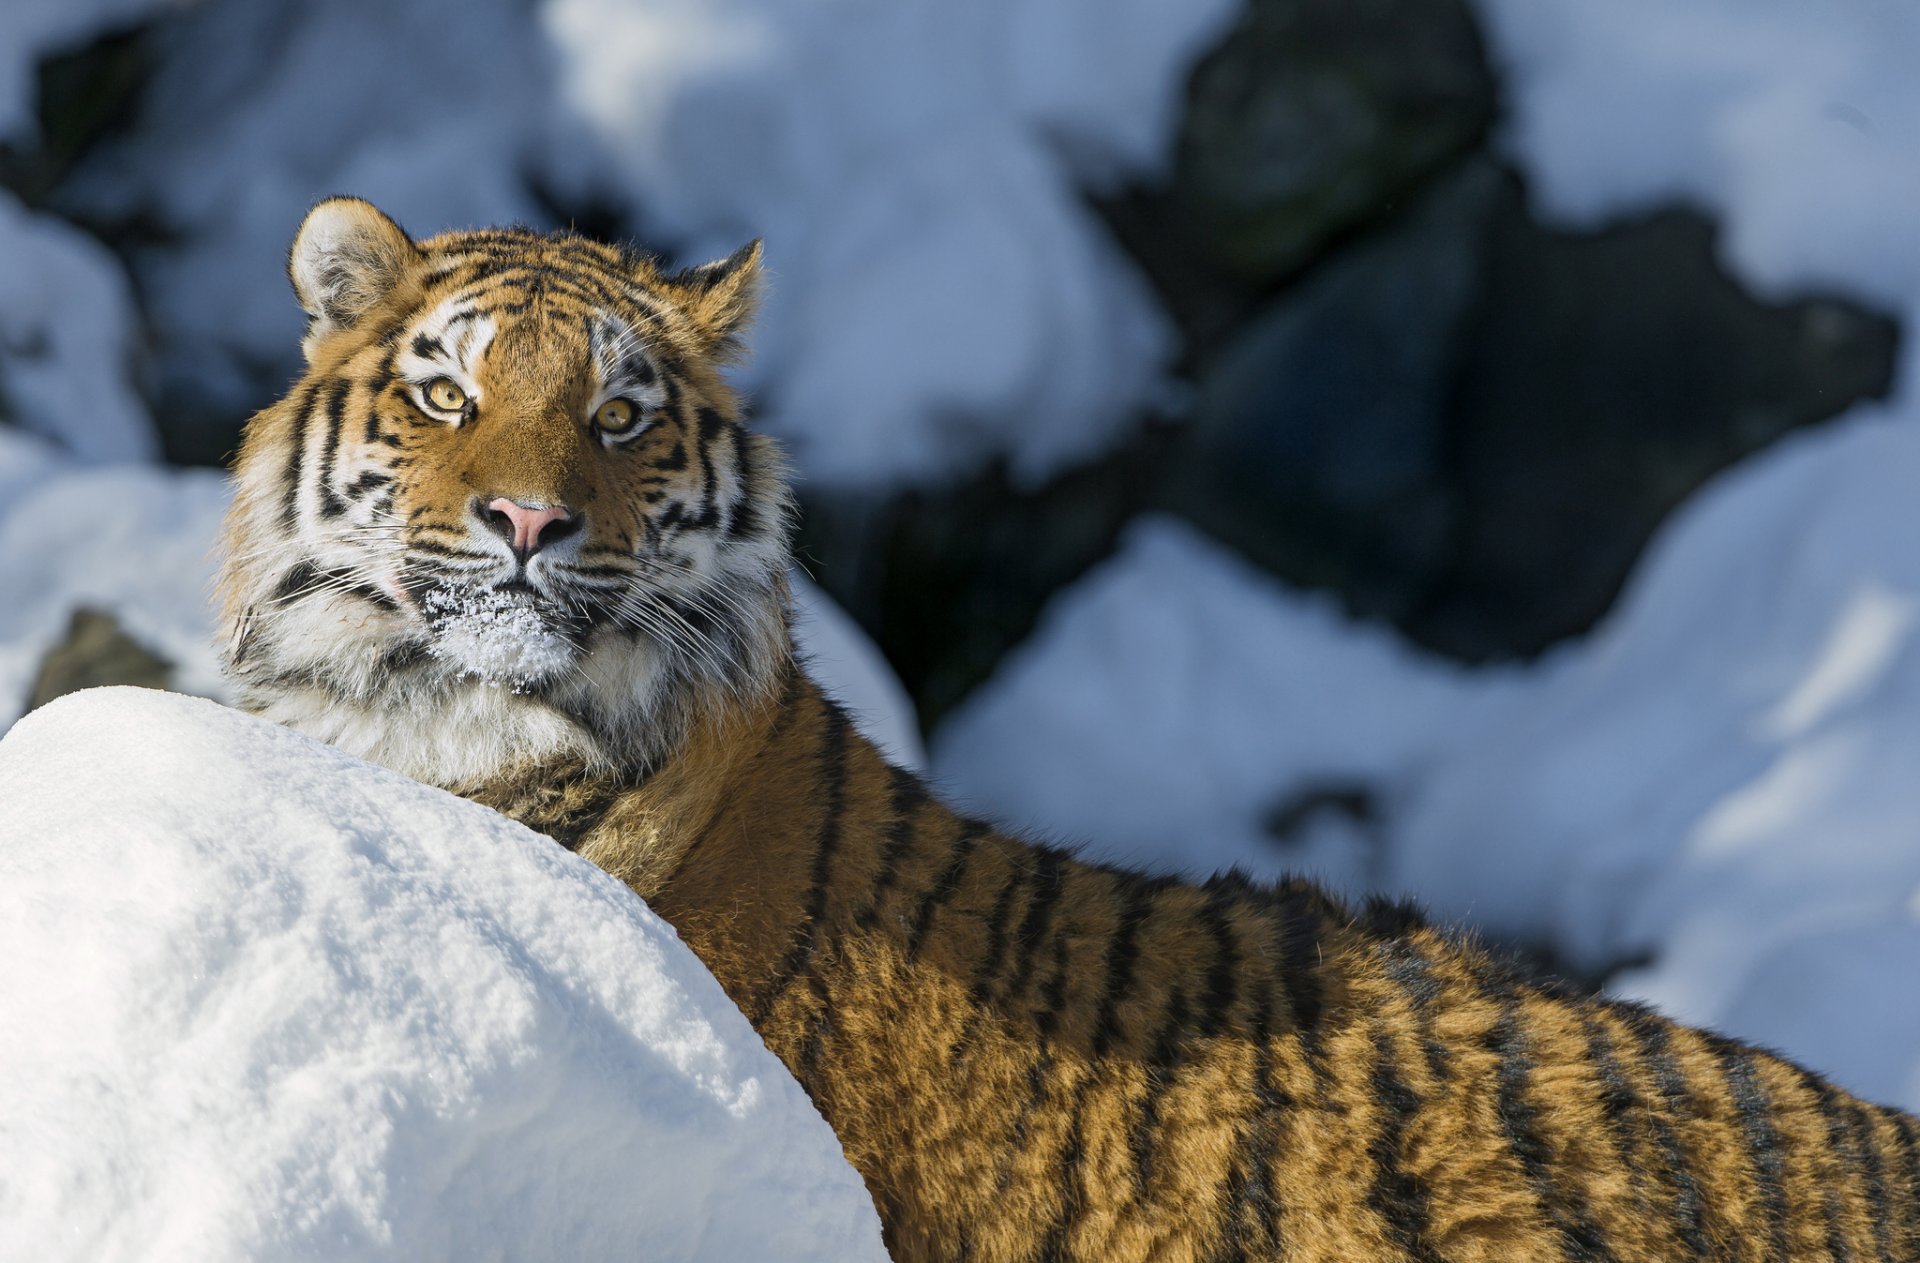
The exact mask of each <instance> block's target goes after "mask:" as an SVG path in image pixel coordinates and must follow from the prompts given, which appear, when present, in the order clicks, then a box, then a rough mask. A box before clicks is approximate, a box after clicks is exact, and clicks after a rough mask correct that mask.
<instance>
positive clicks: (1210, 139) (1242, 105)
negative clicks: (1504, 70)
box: [1109, 0, 1496, 342]
mask: <svg viewBox="0 0 1920 1263" xmlns="http://www.w3.org/2000/svg"><path fill="white" fill-rule="evenodd" d="M1495 103H1496V93H1495V85H1494V80H1493V76H1492V73H1491V71H1490V70H1489V69H1488V66H1487V62H1486V57H1485V54H1484V51H1483V49H1482V47H1481V43H1480V39H1479V34H1478V31H1477V28H1476V27H1475V25H1474V23H1473V20H1472V17H1471V16H1470V15H1469V13H1468V12H1467V10H1466V7H1465V5H1464V4H1463V3H1462V2H1461V0H1252V3H1250V4H1249V5H1248V7H1247V9H1246V12H1245V13H1244V15H1243V16H1242V18H1241V20H1240V22H1239V23H1238V24H1237V25H1236V26H1235V27H1234V29H1233V30H1232V31H1231V32H1230V33H1229V34H1228V35H1227V37H1226V38H1225V39H1224V40H1223V41H1222V43H1221V44H1220V45H1219V46H1218V47H1217V48H1215V49H1214V51H1213V52H1211V53H1210V54H1208V55H1207V57H1206V58H1205V59H1203V60H1202V61H1201V62H1200V63H1199V65H1198V66H1197V67H1196V68H1195V71H1194V74H1193V78H1192V80H1191V83H1190V86H1189V92H1188V102H1187V110H1186V114H1185V116H1184V119H1183V124H1182V127H1181V132H1180V137H1179V142H1178V147H1177V151H1176V157H1175V161H1174V166H1173V172H1172V174H1171V176H1170V178H1169V180H1168V182H1167V184H1166V185H1165V187H1163V188H1159V189H1154V190H1145V191H1141V192H1139V193H1137V194H1135V195H1134V196H1132V197H1129V198H1122V199H1118V200H1116V201H1115V202H1114V203H1112V204H1110V206H1109V213H1110V215H1111V217H1112V218H1113V220H1114V222H1115V225H1116V228H1117V229H1118V231H1119V232H1120V235H1121V236H1122V238H1123V239H1124V240H1125V241H1126V243H1127V245H1128V246H1129V248H1130V249H1131V250H1132V251H1133V253H1134V254H1135V255H1136V256H1137V257H1139V258H1140V260H1141V262H1142V264H1143V265H1144V266H1145V267H1146V269H1147V270H1148V272H1149V273H1150V274H1152V275H1154V277H1155V279H1156V281H1157V283H1158V284H1159V286H1160V288H1161V289H1162V291H1163V292H1164V293H1165V294H1166V295H1167V297H1168V301H1169V305H1170V306H1171V307H1172V309H1173V311H1174V314H1175V316H1176V318H1177V319H1179V320H1180V321H1181V323H1182V324H1183V325H1185V326H1186V327H1187V328H1188V329H1189V330H1190V331H1193V332H1196V333H1197V334H1198V335H1199V340H1200V341H1201V342H1207V341H1210V340H1211V336H1212V335H1213V334H1214V333H1215V332H1217V331H1218V330H1219V329H1220V328H1221V327H1222V326H1224V325H1226V324H1231V323H1232V322H1233V320H1234V319H1235V318H1236V316H1237V315H1238V314H1239V313H1238V310H1237V309H1238V306H1239V304H1240V303H1243V302H1245V301H1248V300H1250V299H1251V298H1253V297H1257V296H1258V295H1259V294H1261V293H1264V292H1267V291H1269V290H1270V289H1271V288H1272V287H1273V286H1274V285H1275V284H1277V283H1279V282H1281V281H1284V280H1286V279H1287V278H1289V277H1291V276H1293V275H1294V274H1296V273H1298V272H1299V271H1300V270H1301V269H1303V268H1305V267H1307V266H1308V265H1309V264H1311V263H1312V262H1313V261H1314V260H1315V259H1317V258H1318V257H1320V256H1321V255H1322V254H1323V253H1324V252H1325V251H1326V250H1327V248H1328V247H1329V245H1330V244H1331V243H1334V242H1336V241H1338V240H1339V239H1340V238H1342V237H1344V236H1346V235H1348V234H1350V233H1352V232H1354V231H1356V230H1358V229H1360V228H1362V227H1364V226H1365V225H1367V224H1370V223H1372V222H1374V221H1376V220H1378V219H1380V218H1381V217H1382V216H1383V215H1387V214H1391V213H1392V212H1393V209H1394V208H1395V207H1396V206H1397V205H1398V204H1400V203H1401V202H1403V201H1404V199H1405V198H1406V196H1407V195H1408V194H1409V193H1411V192H1412V191H1413V190H1416V189H1418V188H1419V187H1420V186H1421V185H1422V184H1424V183H1425V182H1426V181H1427V180H1428V179H1430V178H1431V177H1432V176H1433V175H1434V174H1435V173H1436V172H1438V171H1441V170H1444V169H1446V168H1447V167H1449V166H1451V165H1453V164H1454V163H1455V162H1456V161H1457V160H1458V159H1459V158H1460V156H1461V155H1463V154H1464V153H1466V152H1468V151H1469V150H1471V149H1472V148H1474V147H1475V146H1476V145H1478V144H1479V143H1480V141H1481V140H1482V139H1483V138H1484V136H1485V135H1486V133H1487V130H1488V128H1489V127H1490V126H1491V124H1492V121H1493V118H1494V113H1495Z"/></svg>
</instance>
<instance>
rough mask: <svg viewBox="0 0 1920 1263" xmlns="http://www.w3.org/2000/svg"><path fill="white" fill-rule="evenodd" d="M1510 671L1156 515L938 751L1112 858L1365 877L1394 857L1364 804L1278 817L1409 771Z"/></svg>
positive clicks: (959, 778) (992, 789)
mask: <svg viewBox="0 0 1920 1263" xmlns="http://www.w3.org/2000/svg"><path fill="white" fill-rule="evenodd" d="M1496 679H1497V677H1492V676H1480V677H1470V676H1469V675H1468V674H1467V673H1466V672H1462V671H1459V670H1457V669H1455V668H1452V667H1450V666H1448V665H1446V664H1444V663H1441V662H1439V661H1437V660H1434V659H1431V658H1428V657H1426V656H1425V655H1422V654H1419V653H1417V652H1415V651H1413V650H1410V649H1408V648H1407V647H1406V646H1405V645H1404V644H1402V643H1401V642H1399V641H1398V640H1397V639H1396V638H1394V637H1393V636H1392V635H1391V634H1390V633H1387V632H1385V631H1382V630H1379V629H1375V628H1370V627H1364V626H1361V625H1358V624H1355V623H1353V622H1352V621H1350V620H1348V619H1347V618H1345V617H1344V616H1342V615H1341V614H1340V613H1339V612H1338V611H1337V609H1336V608H1335V607H1334V605H1333V603H1332V602H1331V601H1330V600H1328V599H1326V598H1320V597H1312V596H1306V595H1302V594H1300V593H1297V592H1293V591H1291V590H1288V589H1286V588H1284V587H1283V586H1281V585H1280V584H1279V583H1277V582H1275V581H1274V580H1272V579H1271V578H1269V577H1267V576H1265V575H1263V574H1261V573H1260V572H1258V571H1256V570H1254V569H1253V568H1252V567H1251V566H1249V565H1247V564H1246V563H1244V562H1242V561H1240V560H1239V559H1238V558H1236V557H1234V556H1232V555H1231V554H1229V553H1228V552H1227V551H1226V550H1225V549H1223V548H1221V547H1220V546H1219V545H1217V544H1214V543H1213V542H1211V541H1210V540H1208V539H1206V538H1205V537H1204V536H1202V535H1201V534H1200V533H1198V532H1197V531H1195V530H1193V529H1192V528H1191V527H1188V526H1185V525H1183V524H1182V523H1180V522H1178V521H1176V520H1174V519H1172V518H1164V517H1149V518H1145V519H1142V520H1141V521H1139V522H1137V523H1135V524H1134V525H1133V526H1132V527H1131V528H1130V529H1129V532H1128V534H1127V536H1126V537H1125V538H1124V539H1123V541H1122V546H1121V548H1120V551H1119V554H1118V555H1117V556H1115V557H1114V558H1113V559H1112V560H1111V561H1109V562H1107V563H1106V564H1104V565H1102V566H1100V567H1099V568H1097V569H1096V570H1095V571H1093V572H1092V573H1091V574H1089V575H1088V576H1086V577H1085V578H1084V579H1082V580H1081V581H1080V582H1079V583H1077V584H1075V585H1074V586H1073V587H1071V588H1069V589H1068V590H1067V591H1065V592H1064V593H1062V594H1060V595H1059V596H1057V597H1056V598H1055V599H1054V602H1053V604H1052V605H1051V606H1050V607H1049V609H1048V610H1047V612H1046V614H1045V616H1044V617H1043V618H1042V620H1041V625H1040V628H1039V630H1038V631H1037V632H1035V634H1034V635H1033V637H1032V638H1031V639H1030V640H1028V641H1027V642H1026V643H1025V644H1024V645H1022V646H1021V647H1020V648H1019V649H1018V650H1016V651H1015V652H1014V653H1013V654H1011V655H1009V657H1008V658H1007V660H1006V661H1005V662H1004V663H1002V664H1001V667H1000V669H999V671H998V672H996V674H995V675H994V677H993V678H992V679H991V680H990V681H989V682H988V683H987V684H986V685H984V686H983V687H982V688H981V689H980V690H978V691H977V692H976V693H974V694H973V696H972V697H970V698H969V699H968V701H967V702H966V704H965V705H963V706H962V707H961V708H960V709H959V710H958V711H956V712H955V713H954V715H953V716H952V717H951V718H950V719H949V720H948V721H947V722H946V723H945V724H943V725H942V727H941V730H940V732H939V733H938V735H937V739H936V740H935V743H934V767H935V769H936V771H937V772H938V773H939V774H940V775H941V776H942V777H943V778H945V779H946V780H947V781H948V782H949V783H950V784H952V785H955V786H958V787H961V793H962V794H964V795H965V796H966V798H967V799H968V800H969V801H971V802H972V803H973V804H974V805H975V806H976V807H979V808H981V809H984V810H987V811H989V812H991V813H992V814H993V815H994V816H996V817H997V818H1000V819H1003V820H1006V821H1008V822H1009V823H1011V824H1014V825H1016V826H1019V827H1028V826H1037V827H1042V828H1045V829H1048V830H1052V831H1064V832H1065V833H1067V834H1068V835H1069V836H1076V837H1078V836H1084V837H1087V838H1089V839H1090V840H1089V841H1088V843H1087V844H1086V846H1085V850H1086V851H1087V853H1088V854H1090V855H1093V856H1096V857H1098V858H1101V859H1105V860H1109V861H1112V862H1117V863H1125V864H1132V865H1136V866H1144V867H1148V868H1152V869H1157V870H1161V871H1168V870H1171V871H1179V872H1186V873H1192V874H1201V875H1204V874H1206V873H1209V872H1212V871H1215V870H1217V869H1224V868H1227V867H1230V866H1232V865H1236V864H1237V865H1239V866H1241V867H1242V868H1244V869H1246V870H1248V871H1251V872H1254V873H1258V874H1261V875H1264V876H1275V875H1278V874H1280V873H1283V872H1307V873H1313V874H1316V875H1318V876H1320V877H1321V878H1323V879H1325V880H1327V881H1329V882H1332V883H1334V884H1336V885H1340V886H1345V887H1349V888H1357V889H1364V888H1366V887H1367V886H1368V885H1370V884H1371V879H1372V878H1373V877H1374V876H1375V873H1374V867H1375V865H1376V863H1377V861H1378V859H1379V855H1378V850H1377V848H1378V843H1379V839H1378V837H1377V836H1373V833H1372V831H1371V830H1370V828H1369V822H1368V821H1367V820H1366V819H1365V818H1364V817H1365V810H1364V809H1362V810H1361V812H1360V816H1361V818H1359V819H1355V818H1354V817H1353V815H1352V814H1343V813H1341V812H1339V811H1329V812H1323V813H1322V814H1321V816H1320V818H1318V819H1314V818H1312V817H1311V814H1309V817H1308V818H1306V819H1304V820H1302V821H1301V824H1302V825H1303V826H1305V828H1304V836H1295V837H1294V839H1293V844H1292V845H1285V846H1283V845H1281V844H1280V843H1279V842H1278V841H1277V840H1276V839H1275V838H1274V837H1273V836H1272V834H1271V832H1270V831H1269V827H1268V818H1269V817H1270V816H1271V815H1272V814H1273V813H1274V812H1275V810H1276V809H1282V808H1285V807H1286V806H1287V805H1288V804H1289V800H1302V801H1304V800H1303V799H1302V796H1311V795H1313V794H1314V793H1315V792H1316V791H1320V792H1325V793H1331V794H1332V795H1333V796H1336V797H1337V796H1338V795H1339V794H1341V793H1343V792H1347V791H1353V790H1360V791H1363V792H1365V791H1371V790H1374V789H1376V788H1378V787H1380V786H1382V785H1391V784H1393V783H1394V782H1396V781H1397V780H1399V779H1404V778H1405V777H1406V776H1408V775H1410V774H1411V772H1412V771H1413V769H1414V768H1416V767H1417V766H1419V764H1420V761H1421V760H1422V759H1423V758H1424V757H1426V756H1427V755H1428V754H1429V752H1430V750H1431V747H1432V746H1433V745H1434V744H1435V742H1436V741H1438V740H1439V739H1440V737H1441V732H1442V727H1443V725H1447V724H1451V723H1453V722H1455V715H1456V712H1457V711H1458V710H1459V709H1460V708H1462V707H1463V706H1465V705H1467V704H1468V702H1469V700H1470V699H1471V700H1474V701H1476V702H1477V701H1478V695H1477V693H1475V686H1478V687H1479V688H1481V689H1489V688H1495V687H1497V685H1496V683H1495V681H1496Z"/></svg>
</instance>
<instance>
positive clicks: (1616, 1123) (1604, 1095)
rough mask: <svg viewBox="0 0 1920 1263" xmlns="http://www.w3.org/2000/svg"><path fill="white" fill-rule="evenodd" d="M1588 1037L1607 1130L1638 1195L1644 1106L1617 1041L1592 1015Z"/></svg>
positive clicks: (1587, 1020)
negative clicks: (1625, 1069) (1619, 1055)
mask: <svg viewBox="0 0 1920 1263" xmlns="http://www.w3.org/2000/svg"><path fill="white" fill-rule="evenodd" d="M1583 1022H1584V1025H1585V1029H1586V1035H1587V1056H1588V1057H1589V1058H1590V1059H1591V1060H1592V1062H1593V1068H1594V1073H1595V1074H1596V1075H1598V1076H1599V1079H1600V1108H1601V1111H1602V1112H1603V1113H1605V1114H1606V1116H1607V1127H1608V1130H1609V1131H1610V1132H1611V1133H1612V1135H1613V1140H1614V1148H1615V1150H1616V1151H1617V1152H1618V1153H1619V1155H1620V1164H1621V1166H1622V1167H1623V1168H1625V1170H1626V1172H1627V1179H1628V1181H1629V1182H1630V1183H1631V1185H1632V1186H1633V1189H1634V1192H1635V1193H1636V1194H1638V1193H1640V1191H1641V1179H1640V1170H1641V1167H1640V1162H1639V1159H1638V1156H1637V1153H1636V1150H1637V1149H1638V1146H1637V1144H1636V1143H1635V1141H1636V1139H1637V1137H1638V1135H1639V1132H1638V1128H1637V1127H1636V1123H1635V1120H1636V1119H1638V1118H1639V1116H1640V1114H1641V1112H1642V1110H1643V1109H1644V1106H1643V1105H1642V1103H1641V1101H1640V1095H1639V1093H1637V1092H1635V1091H1634V1089H1633V1084H1631V1083H1629V1082H1628V1081H1627V1076H1626V1075H1625V1074H1624V1073H1623V1072H1622V1071H1621V1069H1620V1062H1619V1061H1618V1060H1617V1059H1616V1058H1615V1057H1614V1055H1613V1040H1612V1038H1611V1037H1610V1036H1609V1035H1608V1034H1607V1030H1606V1027H1605V1026H1603V1025H1602V1024H1601V1023H1600V1020H1599V1019H1598V1018H1596V1017H1594V1016H1593V1015H1592V1014H1591V1013H1589V1014H1587V1015H1586V1017H1585V1018H1584V1019H1583Z"/></svg>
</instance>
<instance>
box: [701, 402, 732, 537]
mask: <svg viewBox="0 0 1920 1263" xmlns="http://www.w3.org/2000/svg"><path fill="white" fill-rule="evenodd" d="M697 415H698V417H699V419H700V428H699V438H698V450H699V452H700V469H701V477H700V488H701V489H700V512H699V513H698V514H697V515H696V516H695V517H694V519H693V522H692V525H693V527H694V528H695V529H696V530H703V531H710V530H712V529H713V528H714V527H716V526H718V525H719V524H720V496H719V481H718V476H717V475H716V474H715V472H714V468H713V444H714V442H715V440H717V439H718V438H719V437H720V435H721V433H722V431H723V430H724V429H725V427H726V424H727V422H726V418H724V417H722V416H721V415H720V414H719V413H718V412H716V411H715V410H714V409H712V408H708V407H702V408H701V409H700V410H699V413H698V414H697Z"/></svg>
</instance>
